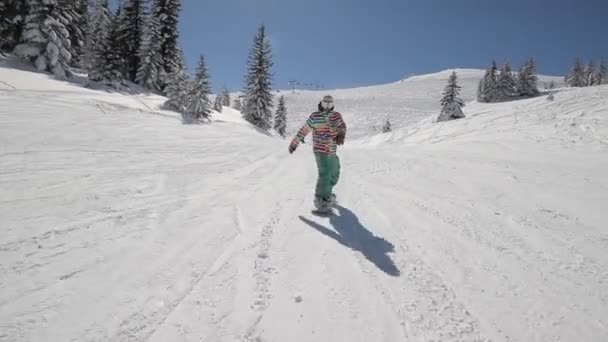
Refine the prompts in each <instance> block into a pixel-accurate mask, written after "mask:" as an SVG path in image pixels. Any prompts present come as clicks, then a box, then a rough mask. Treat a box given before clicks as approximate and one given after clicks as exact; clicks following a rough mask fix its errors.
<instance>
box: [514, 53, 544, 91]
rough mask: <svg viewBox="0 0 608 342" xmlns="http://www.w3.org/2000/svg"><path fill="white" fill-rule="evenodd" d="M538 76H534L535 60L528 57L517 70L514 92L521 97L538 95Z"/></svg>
mask: <svg viewBox="0 0 608 342" xmlns="http://www.w3.org/2000/svg"><path fill="white" fill-rule="evenodd" d="M537 83H538V77H537V76H536V62H535V61H534V58H532V57H530V58H529V59H528V61H526V63H525V64H524V65H522V67H521V69H520V71H519V77H517V89H516V94H517V95H518V96H522V97H535V96H538V95H540V91H538V84H537Z"/></svg>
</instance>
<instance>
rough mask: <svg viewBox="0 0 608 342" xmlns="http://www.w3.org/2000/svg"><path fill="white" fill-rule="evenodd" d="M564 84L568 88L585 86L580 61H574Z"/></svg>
mask: <svg viewBox="0 0 608 342" xmlns="http://www.w3.org/2000/svg"><path fill="white" fill-rule="evenodd" d="M566 83H567V84H568V85H569V86H570V87H584V86H585V84H586V83H585V72H584V68H583V65H582V64H581V61H580V59H578V58H577V59H576V60H575V61H574V66H573V67H572V69H571V70H570V73H569V74H568V76H566Z"/></svg>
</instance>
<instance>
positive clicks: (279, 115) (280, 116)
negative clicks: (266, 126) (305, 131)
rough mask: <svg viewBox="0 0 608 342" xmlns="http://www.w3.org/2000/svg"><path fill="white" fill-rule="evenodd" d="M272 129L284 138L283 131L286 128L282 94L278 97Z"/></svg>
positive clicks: (285, 112) (285, 113) (285, 110)
mask: <svg viewBox="0 0 608 342" xmlns="http://www.w3.org/2000/svg"><path fill="white" fill-rule="evenodd" d="M274 130H275V131H276V132H277V133H279V135H280V136H282V137H283V138H285V131H286V130H287V108H286V107H285V97H284V96H281V97H280V98H279V104H278V105H277V112H276V113H275V116H274Z"/></svg>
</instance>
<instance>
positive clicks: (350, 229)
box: [300, 206, 400, 277]
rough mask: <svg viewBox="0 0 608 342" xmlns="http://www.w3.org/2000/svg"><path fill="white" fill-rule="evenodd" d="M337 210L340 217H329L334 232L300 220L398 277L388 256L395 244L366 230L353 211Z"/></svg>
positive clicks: (314, 223)
mask: <svg viewBox="0 0 608 342" xmlns="http://www.w3.org/2000/svg"><path fill="white" fill-rule="evenodd" d="M337 210H338V215H332V216H329V223H330V224H331V225H332V226H333V228H334V230H332V229H329V228H327V227H324V226H322V225H320V224H318V223H316V222H314V221H311V220H309V219H307V218H305V217H303V216H300V220H302V221H303V222H304V223H306V224H308V225H309V226H311V227H313V228H314V229H316V230H317V231H319V232H320V233H322V234H324V235H326V236H328V237H330V238H332V239H334V240H336V241H338V242H339V243H340V244H341V245H343V246H345V247H348V248H350V249H352V250H354V251H357V252H360V253H361V254H363V255H364V256H365V258H367V260H369V261H370V262H371V263H373V264H374V265H376V267H378V268H379V269H380V270H382V271H383V272H384V273H386V274H388V275H391V276H393V277H398V276H399V274H400V271H399V269H398V268H397V266H395V263H394V262H393V260H391V258H390V256H389V255H388V253H391V252H393V251H394V250H395V247H394V246H393V244H392V243H390V242H388V241H386V240H385V239H383V238H381V237H378V236H375V235H374V234H373V233H372V232H370V231H369V230H368V229H367V228H365V227H364V226H363V225H362V224H361V223H360V222H359V219H358V218H357V216H356V215H355V214H354V213H353V212H352V211H350V210H348V209H346V208H344V207H342V206H338V207H337Z"/></svg>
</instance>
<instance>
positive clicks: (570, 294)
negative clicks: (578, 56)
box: [0, 64, 608, 342]
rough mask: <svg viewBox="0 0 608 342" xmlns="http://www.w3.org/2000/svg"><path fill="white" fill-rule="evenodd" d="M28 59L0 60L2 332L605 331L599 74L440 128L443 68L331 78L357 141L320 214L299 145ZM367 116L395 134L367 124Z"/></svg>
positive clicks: (269, 336)
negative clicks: (356, 80)
mask: <svg viewBox="0 0 608 342" xmlns="http://www.w3.org/2000/svg"><path fill="white" fill-rule="evenodd" d="M22 69H23V68H21V67H18V66H15V65H11V64H4V65H2V66H0V84H1V88H0V165H1V166H2V167H1V168H0V194H1V195H0V341H159V342H161V341H256V342H260V341H266V342H270V341H293V342H300V341H301V342H310V341H319V342H321V341H323V342H325V341H349V342H354V341H361V342H369V341H494V342H498V341H505V342H506V341H509V342H512V341H522V342H529V341H588V342H595V341H604V340H608V328H607V327H608V318H607V317H608V305H606V304H607V303H608V231H607V230H606V224H605V223H606V222H607V221H608V213H606V210H605V206H606V205H605V204H606V203H608V145H607V142H608V86H602V87H592V88H583V89H574V90H571V89H567V90H561V91H560V92H558V93H557V94H556V95H555V100H554V101H548V100H547V99H546V97H539V98H536V99H530V100H523V101H515V102H509V103H503V104H492V105H488V104H477V103H471V104H469V105H468V106H467V118H466V119H462V120H458V121H454V122H446V123H441V124H434V123H432V122H431V121H432V116H434V113H433V111H435V110H436V107H433V106H437V104H436V100H437V99H436V94H437V92H440V91H441V89H442V88H443V84H444V80H443V78H444V77H445V73H440V74H438V75H428V76H417V77H415V78H412V79H409V80H405V81H403V82H400V83H395V84H390V85H384V86H377V87H368V88H360V89H350V90H336V91H332V92H331V93H332V94H333V95H334V96H335V97H336V101H337V103H338V106H339V108H340V110H341V111H343V112H344V113H345V116H346V119H347V121H348V123H349V127H351V129H352V131H351V133H352V134H349V137H355V138H356V139H349V140H348V141H347V144H346V145H345V146H344V148H343V149H341V150H340V157H341V163H342V168H341V170H342V171H341V180H340V183H339V184H338V186H337V188H336V192H337V195H338V200H339V203H340V206H339V207H338V208H337V209H336V215H335V216H333V217H331V218H319V217H316V216H313V215H311V214H310V208H311V207H312V197H313V192H314V186H315V181H316V176H317V175H316V168H315V165H314V159H313V155H312V153H311V151H310V144H305V145H302V146H300V148H299V149H298V151H296V153H295V154H293V155H289V154H288V153H287V141H286V140H283V139H280V138H277V137H273V136H268V135H265V134H260V133H259V132H257V131H256V130H254V129H253V128H252V127H250V126H249V125H248V124H247V123H245V122H243V121H242V120H241V119H240V118H239V115H238V112H235V111H231V110H229V109H227V110H225V113H222V114H217V113H216V114H215V119H214V120H215V122H214V123H213V124H211V125H198V126H187V125H183V124H181V122H180V120H179V118H178V117H177V116H176V115H175V114H174V113H171V112H165V111H162V110H160V109H158V105H159V104H160V103H162V101H163V99H162V98H161V97H157V96H144V95H126V94H116V93H114V94H113V93H107V92H102V91H94V90H90V89H85V88H82V87H80V86H79V85H77V84H71V83H67V82H60V81H56V80H53V79H51V78H49V77H47V76H45V75H43V74H37V73H32V72H28V71H24V70H22ZM471 73H472V74H475V71H471ZM473 84H474V77H473V76H470V77H468V76H465V73H464V72H463V85H464V86H465V89H464V92H463V94H464V96H465V98H467V99H470V98H471V97H472V94H473V93H472V90H471V87H472V86H473ZM322 93H325V92H321V93H313V92H303V91H302V92H298V93H296V94H293V95H288V105H290V103H291V106H290V108H291V113H292V115H293V117H304V116H305V115H306V113H307V111H306V110H305V109H306V107H305V106H308V105H309V102H311V103H312V104H313V105H314V104H315V103H316V102H315V101H318V98H319V95H320V94H322ZM431 99H432V101H431ZM313 100H314V101H313ZM298 106H299V107H298ZM297 108H300V109H297ZM342 108H343V109H344V110H342ZM374 108H375V109H376V111H373V109H374ZM380 108H382V109H380ZM381 110H385V112H382V113H383V114H386V115H390V116H391V120H393V118H394V120H395V123H396V125H395V130H394V131H393V132H392V133H389V134H372V135H369V134H366V129H367V127H368V126H369V125H370V124H372V123H374V124H375V123H376V121H377V120H376V118H377V116H376V115H377V113H380V112H381ZM431 114H433V115H431ZM294 121H295V120H292V122H294ZM292 125H295V124H294V123H292ZM293 127H295V126H292V129H293Z"/></svg>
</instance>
